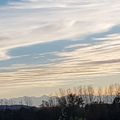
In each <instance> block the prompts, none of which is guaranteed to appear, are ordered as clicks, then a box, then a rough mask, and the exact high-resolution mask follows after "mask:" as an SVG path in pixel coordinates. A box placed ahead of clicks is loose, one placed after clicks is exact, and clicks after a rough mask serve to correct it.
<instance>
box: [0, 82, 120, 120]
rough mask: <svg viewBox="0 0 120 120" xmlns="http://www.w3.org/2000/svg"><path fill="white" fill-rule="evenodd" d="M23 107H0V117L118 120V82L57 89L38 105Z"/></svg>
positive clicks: (12, 119)
mask: <svg viewBox="0 0 120 120" xmlns="http://www.w3.org/2000/svg"><path fill="white" fill-rule="evenodd" d="M28 103H31V102H28ZM26 106H27V107H25V106H22V107H21V108H20V109H17V110H11V109H8V108H7V107H6V109H5V110H0V120H120V85H117V84H116V85H111V86H109V87H107V88H103V89H102V88H93V87H91V86H87V87H84V86H81V87H79V88H74V89H67V90H64V89H60V90H59V93H58V94H56V96H55V97H51V98H50V99H49V100H47V101H44V100H43V102H42V104H41V105H40V107H30V106H29V104H26Z"/></svg>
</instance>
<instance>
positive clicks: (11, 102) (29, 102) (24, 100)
mask: <svg viewBox="0 0 120 120" xmlns="http://www.w3.org/2000/svg"><path fill="white" fill-rule="evenodd" d="M82 97H83V99H84V101H85V103H87V104H89V103H90V101H89V100H90V99H89V97H90V96H82ZM114 98H115V96H101V99H102V100H103V101H104V102H105V103H112V101H113V99H114ZM51 99H52V100H53V101H54V103H55V104H56V103H57V101H56V97H55V96H54V97H49V96H46V95H44V96H41V97H28V96H24V97H18V98H11V99H0V105H1V106H4V105H5V106H6V105H8V106H15V105H17V107H19V106H20V105H24V106H36V107H39V106H41V105H42V103H43V101H50V100H51ZM94 101H99V96H94Z"/></svg>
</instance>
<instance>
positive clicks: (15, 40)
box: [0, 0, 120, 98]
mask: <svg viewBox="0 0 120 120" xmlns="http://www.w3.org/2000/svg"><path fill="white" fill-rule="evenodd" d="M111 84H120V1H119V0H0V97H1V98H4V97H5V98H11V97H19V96H41V95H45V94H47V95H48V94H52V93H55V92H56V91H57V90H58V89H59V88H72V87H79V86H81V85H82V86H86V85H91V86H95V87H105V86H108V85H111Z"/></svg>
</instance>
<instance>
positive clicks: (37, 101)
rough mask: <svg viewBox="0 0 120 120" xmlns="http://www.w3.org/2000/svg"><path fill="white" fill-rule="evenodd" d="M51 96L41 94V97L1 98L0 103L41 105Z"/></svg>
mask: <svg viewBox="0 0 120 120" xmlns="http://www.w3.org/2000/svg"><path fill="white" fill-rule="evenodd" d="M49 99H50V97H49V96H46V95H44V96H41V97H28V96H24V97H18V98H11V99H0V105H26V106H37V107H38V106H40V105H41V104H42V101H49Z"/></svg>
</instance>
